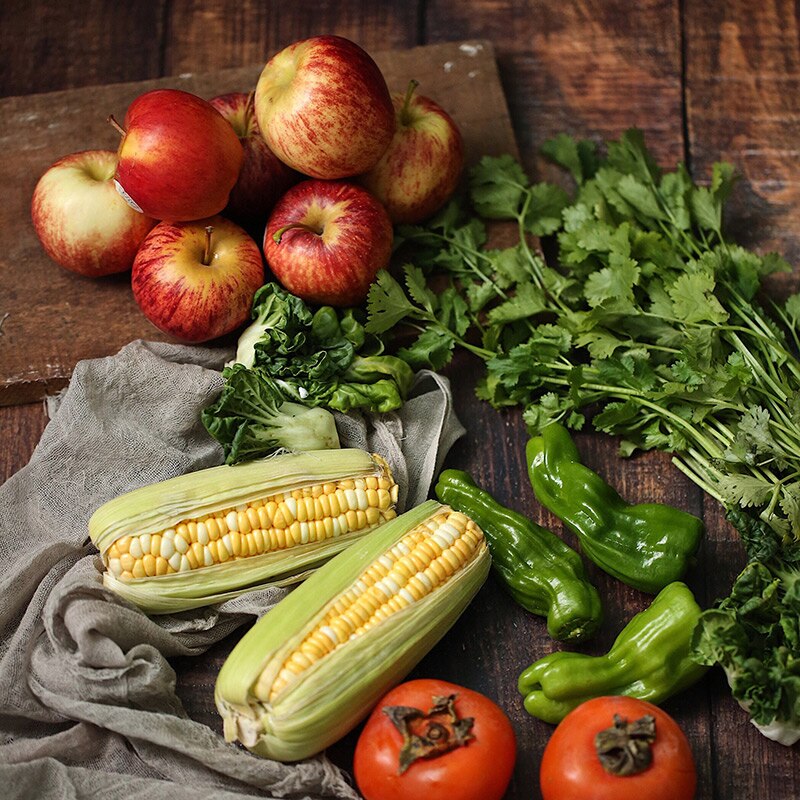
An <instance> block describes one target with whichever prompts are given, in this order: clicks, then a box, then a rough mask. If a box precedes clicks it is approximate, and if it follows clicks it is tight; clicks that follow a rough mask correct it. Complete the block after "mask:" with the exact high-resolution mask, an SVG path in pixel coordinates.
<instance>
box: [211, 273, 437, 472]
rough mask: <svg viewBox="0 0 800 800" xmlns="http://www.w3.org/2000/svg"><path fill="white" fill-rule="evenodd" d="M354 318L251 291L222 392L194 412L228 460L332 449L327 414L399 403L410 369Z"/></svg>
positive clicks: (353, 313) (268, 288) (271, 292)
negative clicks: (249, 311)
mask: <svg viewBox="0 0 800 800" xmlns="http://www.w3.org/2000/svg"><path fill="white" fill-rule="evenodd" d="M423 285H424V280H423ZM400 292H401V295H402V296H403V297H404V296H405V295H404V294H403V291H402V289H401V290H400ZM357 315H358V311H357V310H355V309H346V310H338V309H334V308H332V307H330V306H322V307H320V308H317V309H316V310H314V311H312V309H311V308H309V307H308V306H307V305H306V304H305V303H304V302H303V301H302V300H301V299H300V298H298V297H296V296H295V295H292V294H290V293H289V292H287V291H285V290H284V289H282V288H281V287H280V286H279V285H278V284H276V283H267V284H265V285H264V286H262V287H261V288H260V289H259V290H258V292H256V295H255V297H254V299H253V310H252V319H253V322H252V323H251V324H250V325H249V326H248V327H247V328H246V329H245V330H244V331H243V332H242V334H241V336H240V338H239V341H238V344H237V350H236V357H235V359H234V361H233V362H231V364H229V365H227V366H226V368H225V370H224V371H223V377H224V379H225V384H224V387H223V390H222V393H221V395H220V396H219V398H218V399H217V401H216V402H215V403H213V404H212V405H211V406H209V407H208V408H206V409H204V410H203V412H202V415H201V419H202V421H203V424H204V425H205V427H206V429H207V430H208V432H209V433H210V434H211V435H212V436H213V437H214V438H215V439H217V440H218V441H219V442H220V443H221V444H222V445H223V447H224V449H225V455H226V460H227V461H228V463H235V462H237V461H244V460H247V459H251V458H255V457H258V456H263V455H267V454H269V453H271V452H274V451H276V450H279V449H289V450H309V449H323V448H326V447H338V436H337V435H336V428H335V425H334V418H333V416H332V415H331V414H330V410H335V411H341V412H344V413H346V412H348V411H352V410H355V409H358V410H367V411H375V412H385V411H393V410H395V409H397V408H399V407H400V406H401V405H402V404H403V402H404V400H405V398H406V396H407V394H408V392H409V390H410V388H411V383H412V381H413V379H414V373H413V370H412V369H411V367H410V366H409V365H408V364H407V363H406V362H405V361H404V360H402V359H401V358H398V357H397V356H392V355H387V354H385V353H384V352H383V349H384V344H383V341H382V339H381V337H380V336H379V335H377V334H376V333H375V332H368V331H367V330H366V328H365V326H364V324H363V322H362V321H361V320H359V319H358V316H357ZM362 315H363V314H362ZM325 409H329V410H325Z"/></svg>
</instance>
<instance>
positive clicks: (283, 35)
mask: <svg viewBox="0 0 800 800" xmlns="http://www.w3.org/2000/svg"><path fill="white" fill-rule="evenodd" d="M418 5H419V3H414V2H409V3H375V2H370V1H369V0H360V2H348V3H336V2H315V1H314V0H299V2H292V7H291V13H287V12H288V9H287V5H286V3H285V2H276V1H275V0H270V1H269V2H262V3H254V2H241V0H213V1H212V2H200V1H199V0H175V2H172V3H170V7H169V14H168V22H167V26H166V43H165V63H164V73H165V74H167V75H178V74H180V73H181V72H185V71H187V70H190V71H194V72H197V71H205V70H212V69H220V68H224V67H236V66H240V65H242V64H257V63H259V62H266V61H267V59H268V58H269V57H271V56H272V55H273V54H274V53H276V52H277V51H278V50H280V49H281V48H282V47H285V46H286V45H288V44H290V43H292V42H295V41H297V40H298V39H305V38H306V37H309V36H314V35H317V34H319V33H331V34H336V35H339V36H345V37H347V38H348V39H352V40H353V41H354V42H357V43H358V44H360V45H361V46H362V47H364V48H366V50H367V51H368V52H370V53H376V52H382V51H386V50H399V49H402V48H409V47H414V46H415V45H419V44H422V42H421V41H418V37H417V32H416V20H417V15H418V13H419V9H418ZM453 38H454V37H450V39H449V40H450V41H451V40H452V39H453ZM470 38H471V37H470ZM211 42H213V47H211V46H209V44H210V43H211Z"/></svg>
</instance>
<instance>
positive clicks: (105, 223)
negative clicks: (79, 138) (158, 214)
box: [31, 150, 156, 278]
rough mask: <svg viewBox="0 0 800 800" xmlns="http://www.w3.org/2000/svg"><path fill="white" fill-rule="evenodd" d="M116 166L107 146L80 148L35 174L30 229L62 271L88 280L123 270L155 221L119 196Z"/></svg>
mask: <svg viewBox="0 0 800 800" xmlns="http://www.w3.org/2000/svg"><path fill="white" fill-rule="evenodd" d="M116 166H117V156H116V154H115V153H113V152H112V151H111V150H83V151H81V152H79V153H72V154H71V155H68V156H64V157H63V158H60V159H59V160H58V161H56V162H55V163H54V164H53V165H51V166H50V167H49V168H48V169H47V170H46V171H45V173H44V174H43V175H42V177H41V178H39V181H38V183H37V184H36V188H35V189H34V192H33V199H32V200H31V219H32V220H33V227H34V229H35V230H36V235H37V236H38V237H39V241H41V243H42V246H43V247H44V249H45V252H46V253H47V255H48V256H50V258H52V259H53V261H55V262H56V263H57V264H59V265H60V266H62V267H64V269H68V270H70V271H71V272H77V273H79V274H80V275H87V276H89V277H91V278H98V277H100V276H102V275H111V274H113V273H115V272H125V271H126V270H129V269H130V268H131V265H132V264H133V259H134V256H135V255H136V251H137V250H138V249H139V245H140V244H141V243H142V241H143V240H144V237H145V236H147V234H148V232H149V231H150V229H151V228H152V227H153V225H155V224H156V220H154V219H151V218H150V217H146V216H144V215H143V214H140V213H138V212H137V211H134V210H133V209H132V208H130V206H128V204H127V203H126V202H125V201H124V200H123V199H122V198H121V197H120V196H119V194H118V193H117V190H116V188H115V186H114V170H115V169H116Z"/></svg>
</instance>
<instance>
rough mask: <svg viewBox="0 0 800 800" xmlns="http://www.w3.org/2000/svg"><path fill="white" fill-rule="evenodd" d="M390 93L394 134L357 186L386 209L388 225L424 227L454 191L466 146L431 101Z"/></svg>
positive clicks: (411, 89) (410, 91) (449, 119)
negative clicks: (365, 190) (419, 225)
mask: <svg viewBox="0 0 800 800" xmlns="http://www.w3.org/2000/svg"><path fill="white" fill-rule="evenodd" d="M416 87H417V82H416V81H411V83H410V84H409V88H408V90H407V91H406V92H405V94H403V93H401V92H396V93H393V94H392V102H393V104H394V107H395V111H396V114H397V129H396V130H395V134H394V137H393V138H392V141H391V143H390V144H389V147H388V148H387V149H386V151H385V152H384V154H383V155H382V156H381V158H380V160H379V161H378V163H377V164H376V165H375V166H374V167H373V168H372V169H371V170H369V172H367V173H366V174H365V175H363V176H361V182H362V183H363V184H364V186H366V187H367V189H369V190H370V191H371V192H372V193H373V194H374V195H375V196H376V197H377V198H378V199H379V200H380V201H381V202H382V203H383V204H384V206H385V207H386V210H387V211H388V212H389V216H390V217H391V219H392V222H395V223H417V222H422V221H423V220H425V219H427V218H428V217H430V216H432V215H433V214H434V213H435V212H436V211H438V210H439V209H440V208H441V207H442V206H443V205H444V204H445V203H446V202H447V200H448V199H449V198H450V196H451V195H452V194H453V192H454V191H455V190H456V187H457V186H458V181H459V178H460V177H461V171H462V169H463V167H464V143H463V138H462V136H461V131H460V130H459V129H458V126H457V125H456V123H455V122H454V121H453V118H452V117H451V116H450V115H449V114H448V113H447V112H446V111H445V110H444V109H443V108H442V107H441V106H440V105H439V104H438V103H436V102H434V101H433V100H431V99H430V98H429V97H425V96H423V95H419V94H416V92H415V89H416Z"/></svg>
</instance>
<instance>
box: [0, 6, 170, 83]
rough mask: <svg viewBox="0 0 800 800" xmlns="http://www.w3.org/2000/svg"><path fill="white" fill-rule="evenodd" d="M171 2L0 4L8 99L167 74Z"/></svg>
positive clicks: (2, 76) (2, 78)
mask: <svg viewBox="0 0 800 800" xmlns="http://www.w3.org/2000/svg"><path fill="white" fill-rule="evenodd" d="M166 5H167V3H166V0H150V1H149V2H146V3H118V2H116V0H64V2H58V3H39V2H19V1H18V0H11V2H6V3H2V4H0V46H2V52H3V60H2V69H0V97H5V96H8V95H22V94H29V93H31V92H53V91H56V90H58V89H72V88H76V87H78V86H91V85H95V84H100V83H112V82H117V81H132V80H144V79H145V78H155V77H158V76H159V75H163V74H164V73H163V72H162V63H161V43H162V40H163V36H164V9H165V7H166Z"/></svg>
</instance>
